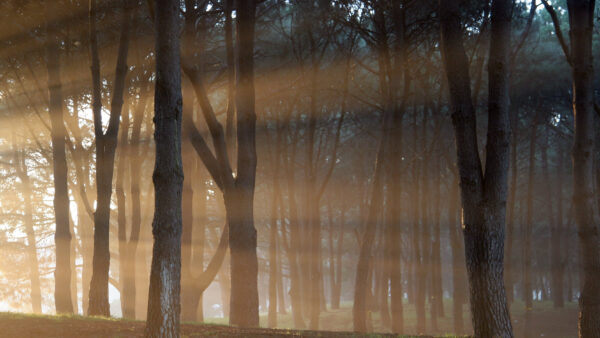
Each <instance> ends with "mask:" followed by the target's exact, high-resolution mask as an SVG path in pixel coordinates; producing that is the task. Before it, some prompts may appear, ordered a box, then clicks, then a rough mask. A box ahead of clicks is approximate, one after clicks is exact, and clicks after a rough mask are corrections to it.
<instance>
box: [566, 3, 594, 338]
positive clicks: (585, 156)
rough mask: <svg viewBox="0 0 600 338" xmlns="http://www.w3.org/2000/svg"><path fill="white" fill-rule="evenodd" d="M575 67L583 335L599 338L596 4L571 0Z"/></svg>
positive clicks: (575, 161)
mask: <svg viewBox="0 0 600 338" xmlns="http://www.w3.org/2000/svg"><path fill="white" fill-rule="evenodd" d="M567 5H568V9H569V23H570V27H571V31H570V37H571V60H572V66H573V68H572V69H573V108H574V112H573V113H574V115H575V145H574V146H573V179H574V181H573V202H574V206H575V220H576V222H577V229H578V235H579V242H580V244H581V259H582V263H583V264H582V266H583V289H582V290H581V297H580V299H579V330H578V331H579V336H580V337H600V284H599V283H598V276H600V245H599V243H600V229H599V228H598V217H597V210H595V209H596V208H595V204H596V203H595V201H594V187H593V185H594V183H593V182H594V181H593V178H594V173H593V170H594V168H593V167H594V161H593V156H592V154H594V151H593V148H594V133H595V132H597V131H596V130H594V103H593V102H594V85H593V74H594V72H593V62H592V34H593V28H594V6H595V1H594V0H568V1H567Z"/></svg>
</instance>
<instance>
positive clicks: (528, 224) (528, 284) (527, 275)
mask: <svg viewBox="0 0 600 338" xmlns="http://www.w3.org/2000/svg"><path fill="white" fill-rule="evenodd" d="M534 114H535V116H534V117H533V120H532V122H531V127H530V129H531V134H530V137H529V174H528V178H527V216H526V217H527V219H526V221H525V229H523V231H524V234H523V270H522V275H523V297H524V299H523V300H524V301H525V333H524V334H525V335H526V336H531V312H532V311H533V295H532V292H533V287H532V284H533V282H532V276H531V274H532V272H533V271H532V269H531V263H532V253H531V250H532V243H531V237H532V236H533V186H534V179H535V146H536V142H537V125H538V115H539V112H535V113H534Z"/></svg>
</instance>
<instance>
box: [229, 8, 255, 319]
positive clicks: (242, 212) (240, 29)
mask: <svg viewBox="0 0 600 338" xmlns="http://www.w3.org/2000/svg"><path fill="white" fill-rule="evenodd" d="M255 9H256V3H255V0H247V1H238V2H237V22H236V23H237V36H238V40H237V50H238V62H237V65H238V72H237V73H238V81H237V88H236V107H237V139H238V154H237V155H238V156H237V164H238V165H237V168H238V175H237V178H236V182H235V190H234V191H231V192H226V193H225V195H226V196H225V201H226V208H227V217H228V221H229V227H230V231H229V248H230V253H231V298H230V316H229V323H230V324H231V325H238V326H243V327H248V326H251V327H256V326H258V325H259V323H258V285H257V283H258V259H257V256H256V245H257V243H256V228H255V227H254V212H253V208H254V186H255V178H256V139H255V137H256V134H255V133H256V130H255V127H256V114H255V110H254V109H255V107H254V23H255V17H254V16H255Z"/></svg>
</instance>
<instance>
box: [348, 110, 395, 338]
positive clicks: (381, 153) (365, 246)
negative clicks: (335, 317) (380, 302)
mask: <svg viewBox="0 0 600 338" xmlns="http://www.w3.org/2000/svg"><path fill="white" fill-rule="evenodd" d="M392 113H393V112H392V110H391V107H386V109H385V110H384V116H383V120H382V128H381V129H382V132H381V138H380V140H379V145H378V149H377V157H376V159H375V169H374V170H373V188H372V192H371V203H370V205H369V213H368V215H367V221H366V226H365V233H364V235H363V238H362V241H361V243H360V254H359V257H358V265H357V268H356V275H355V282H354V304H353V307H352V315H353V322H354V331H357V332H366V331H367V299H368V297H367V290H370V289H371V283H370V282H369V275H370V274H371V273H370V272H371V270H372V269H371V264H372V263H371V254H372V253H371V251H372V246H373V242H374V240H375V233H376V230H377V220H378V218H379V215H380V210H381V207H382V204H383V175H384V168H385V167H384V165H385V163H384V161H385V160H384V157H385V154H386V151H387V146H388V144H389V138H390V125H391V122H392V117H393V114H392Z"/></svg>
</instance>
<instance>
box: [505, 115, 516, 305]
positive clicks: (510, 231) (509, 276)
mask: <svg viewBox="0 0 600 338" xmlns="http://www.w3.org/2000/svg"><path fill="white" fill-rule="evenodd" d="M511 129H512V134H511V141H510V148H511V149H510V186H509V191H508V216H507V218H508V222H507V224H506V251H505V254H504V256H505V257H504V260H505V269H504V270H505V278H504V280H505V283H506V296H507V301H508V303H509V304H510V303H512V301H513V294H514V292H513V288H514V287H513V285H514V278H513V270H514V264H513V263H514V262H513V259H512V250H513V249H512V248H513V237H514V231H515V230H514V229H515V224H516V220H517V214H516V205H517V198H516V196H517V188H518V185H517V183H518V174H519V173H518V170H517V169H518V163H517V159H518V157H517V155H518V154H517V150H518V148H517V145H518V144H517V143H518V140H519V139H518V132H519V123H518V112H517V111H514V112H512V113H511Z"/></svg>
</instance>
